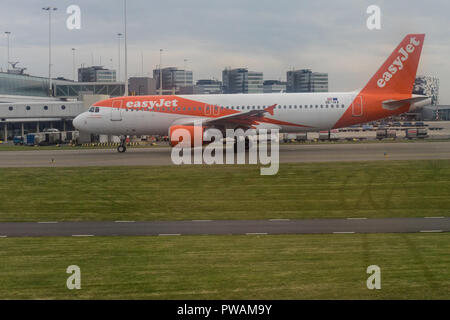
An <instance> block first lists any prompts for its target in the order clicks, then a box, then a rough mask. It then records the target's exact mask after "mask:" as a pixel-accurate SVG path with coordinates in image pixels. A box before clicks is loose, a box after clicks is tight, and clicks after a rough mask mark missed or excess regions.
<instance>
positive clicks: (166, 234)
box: [158, 233, 181, 236]
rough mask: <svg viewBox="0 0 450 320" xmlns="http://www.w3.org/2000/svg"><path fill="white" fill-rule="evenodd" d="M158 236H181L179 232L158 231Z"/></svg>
mask: <svg viewBox="0 0 450 320" xmlns="http://www.w3.org/2000/svg"><path fill="white" fill-rule="evenodd" d="M158 236H181V234H180V233H160V234H158Z"/></svg>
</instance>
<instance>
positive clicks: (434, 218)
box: [425, 217, 445, 219]
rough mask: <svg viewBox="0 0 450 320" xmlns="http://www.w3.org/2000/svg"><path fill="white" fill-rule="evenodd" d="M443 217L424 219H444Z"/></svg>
mask: <svg viewBox="0 0 450 320" xmlns="http://www.w3.org/2000/svg"><path fill="white" fill-rule="evenodd" d="M444 218H445V217H425V219H444Z"/></svg>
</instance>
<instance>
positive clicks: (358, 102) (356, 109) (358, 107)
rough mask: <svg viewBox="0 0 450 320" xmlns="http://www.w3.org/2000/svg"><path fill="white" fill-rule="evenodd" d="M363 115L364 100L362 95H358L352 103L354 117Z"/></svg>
mask: <svg viewBox="0 0 450 320" xmlns="http://www.w3.org/2000/svg"><path fill="white" fill-rule="evenodd" d="M362 115H363V100H362V96H357V97H356V98H355V100H353V104H352V116H353V117H361V116H362Z"/></svg>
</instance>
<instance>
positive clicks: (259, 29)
mask: <svg viewBox="0 0 450 320" xmlns="http://www.w3.org/2000/svg"><path fill="white" fill-rule="evenodd" d="M72 4H76V5H78V6H79V7H80V8H81V30H68V29H67V28H66V19H67V18H68V16H69V15H68V14H67V13H66V9H67V7H68V6H69V5H72ZM371 4H376V5H378V6H379V7H380V8H381V30H373V31H370V30H368V29H367V27H366V20H367V17H368V14H367V13H366V9H367V7H368V6H369V5H371ZM49 5H50V6H55V7H58V10H57V11H56V12H55V13H54V15H53V17H54V19H53V23H52V28H53V29H52V30H53V39H52V42H53V65H54V67H53V70H54V72H53V74H54V75H58V76H64V77H66V78H72V69H73V68H72V51H71V48H73V47H74V48H76V49H77V50H76V64H77V66H79V65H81V64H82V63H84V64H86V65H90V64H91V63H92V57H93V61H94V64H95V65H99V64H100V63H101V64H102V65H104V66H105V67H113V68H115V69H117V62H118V41H117V33H118V32H122V33H123V0H70V1H66V0H45V1H43V0H14V1H13V0H2V10H1V11H0V26H1V27H0V31H1V32H2V34H1V35H0V37H1V38H0V43H1V47H0V49H1V50H0V66H1V67H2V68H3V69H5V67H6V60H7V59H6V36H5V35H4V34H3V32H4V31H11V58H12V60H15V61H20V62H21V65H22V66H24V67H27V68H28V69H27V72H28V73H30V74H32V75H40V76H47V75H48V14H47V12H44V11H43V10H42V7H44V6H49ZM449 15H450V1H448V0H434V1H425V0H420V1H417V0H396V1H364V0H340V1H325V0H322V1H321V0H316V1H299V0H296V1H294V0H277V1H273V0H227V1H223V0H222V1H218V0H164V1H152V0H128V57H129V66H128V72H129V74H130V75H141V74H142V71H141V70H142V63H141V61H142V59H141V55H142V56H143V60H144V63H143V67H144V68H143V70H144V72H143V73H144V74H145V75H151V74H152V70H153V68H155V67H156V66H157V65H158V64H159V49H160V48H163V50H164V51H163V66H178V67H180V68H183V66H184V59H187V69H189V70H193V72H194V80H198V79H205V78H217V79H219V80H221V74H222V73H221V72H222V70H223V68H224V67H227V66H229V67H233V68H235V67H248V68H249V69H250V70H254V71H263V72H264V79H281V80H285V79H286V71H287V70H289V69H291V68H298V69H300V68H309V69H313V70H314V71H320V72H328V74H329V90H330V91H350V90H354V89H357V88H361V87H363V86H364V85H365V83H366V82H367V81H368V79H369V78H370V77H371V76H372V74H373V73H374V72H375V71H376V70H377V69H378V68H379V67H380V66H381V64H382V63H383V62H384V61H385V59H386V58H387V57H388V56H389V54H390V53H391V52H392V50H393V49H394V48H395V47H396V46H397V44H398V43H399V42H400V41H401V40H402V38H403V37H404V36H405V35H406V34H408V33H425V34H426V38H425V45H424V48H423V52H422V58H421V62H420V65H419V71H418V73H419V74H425V75H432V76H436V77H438V78H439V79H440V84H441V85H440V103H441V104H450V90H448V89H449V87H450V43H449V40H450V22H449V21H450V19H449ZM122 48H123V42H122ZM122 58H123V52H122ZM122 75H123V63H122Z"/></svg>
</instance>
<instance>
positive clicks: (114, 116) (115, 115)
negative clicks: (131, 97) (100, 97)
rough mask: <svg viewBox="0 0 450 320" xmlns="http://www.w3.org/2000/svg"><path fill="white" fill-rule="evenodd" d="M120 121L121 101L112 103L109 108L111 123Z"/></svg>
mask: <svg viewBox="0 0 450 320" xmlns="http://www.w3.org/2000/svg"><path fill="white" fill-rule="evenodd" d="M121 120H122V100H115V101H113V104H112V108H111V121H121Z"/></svg>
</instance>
